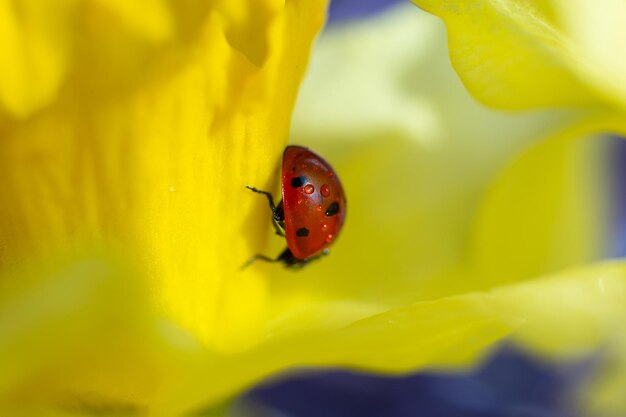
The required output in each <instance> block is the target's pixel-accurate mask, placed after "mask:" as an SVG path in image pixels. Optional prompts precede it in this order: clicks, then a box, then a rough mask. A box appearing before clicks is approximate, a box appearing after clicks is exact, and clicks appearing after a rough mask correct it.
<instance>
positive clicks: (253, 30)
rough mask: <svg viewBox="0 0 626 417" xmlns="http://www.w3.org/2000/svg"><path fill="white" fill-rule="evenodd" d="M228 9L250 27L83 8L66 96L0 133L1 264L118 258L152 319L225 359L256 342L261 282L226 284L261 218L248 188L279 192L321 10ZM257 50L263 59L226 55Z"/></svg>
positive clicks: (241, 277) (189, 12)
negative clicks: (135, 278) (245, 13)
mask: <svg viewBox="0 0 626 417" xmlns="http://www.w3.org/2000/svg"><path fill="white" fill-rule="evenodd" d="M252 3H254V4H255V5H254V7H252V6H251V4H252ZM124 4H125V3H124ZM228 4H229V5H233V7H236V8H241V9H254V10H256V11H260V12H262V13H260V14H259V15H258V16H256V17H255V19H256V20H255V21H254V25H250V24H249V23H250V22H249V21H244V22H243V23H242V22H239V21H237V20H236V19H235V18H234V17H233V16H231V15H227V11H225V8H224V7H222V6H220V5H213V6H214V7H207V6H203V5H200V4H198V5H197V6H193V5H192V4H191V3H186V2H180V3H177V4H176V5H172V4H169V3H167V4H166V3H163V2H158V1H156V0H155V1H154V2H151V3H150V4H149V5H150V7H147V9H148V10H147V11H146V12H145V13H142V12H141V10H140V9H137V8H136V7H135V6H127V5H122V4H121V3H118V2H109V1H106V2H105V1H98V2H93V3H89V5H86V6H85V8H84V9H82V12H83V13H84V14H81V15H79V17H78V18H77V19H78V20H77V22H76V28H75V29H76V31H77V32H76V33H74V34H73V35H74V38H73V40H74V41H75V42H77V45H76V49H75V51H74V61H72V71H71V74H69V75H68V79H67V80H66V81H65V87H64V88H63V90H62V91H61V92H60V95H59V97H57V99H56V100H55V101H54V102H52V103H49V105H48V106H47V107H46V108H45V110H42V111H40V112H39V113H38V114H37V115H36V116H33V117H31V118H30V119H27V120H24V121H11V122H8V123H7V124H6V126H3V152H2V155H1V156H0V165H1V167H0V173H1V175H2V178H3V181H2V183H1V184H0V201H2V205H1V207H0V247H1V248H2V261H1V262H2V265H3V266H5V265H6V266H9V265H23V264H25V263H27V262H32V260H33V259H35V260H36V259H38V258H39V257H42V258H46V257H54V256H55V254H58V253H62V254H64V256H71V253H74V252H76V253H78V252H80V250H81V248H83V247H85V246H87V247H91V246H94V245H95V246H101V245H104V246H112V247H115V248H117V249H118V250H119V251H120V252H123V253H126V254H127V256H129V257H130V258H132V259H133V260H134V261H135V262H136V267H137V269H138V270H141V271H145V274H142V276H143V277H144V278H145V279H146V283H147V287H148V288H149V290H150V293H151V296H152V298H153V300H154V302H155V303H156V304H157V305H158V306H159V308H160V312H161V313H162V314H164V315H165V316H166V317H168V318H170V319H173V320H174V321H175V322H176V323H177V324H179V325H181V326H183V327H184V328H186V329H187V330H189V331H190V332H191V333H192V334H194V335H195V336H196V337H198V338H199V339H200V340H202V341H203V342H204V343H205V345H207V346H212V347H214V348H216V349H220V350H224V351H230V350H239V349H243V348H245V347H247V346H249V345H251V344H254V343H256V342H257V341H258V340H259V339H260V338H261V337H262V332H263V326H262V323H263V320H264V309H265V307H266V297H267V288H266V282H265V281H264V280H263V279H262V277H261V276H260V274H259V273H258V271H256V272H255V271H249V272H248V273H247V274H238V272H239V268H240V266H241V264H242V263H243V262H244V261H245V259H247V258H248V257H249V256H250V255H251V254H252V253H253V250H254V249H253V248H256V247H258V246H259V245H260V244H261V242H262V241H263V239H264V237H265V226H266V225H267V219H268V211H267V206H266V202H265V201H263V200H262V199H261V198H259V196H257V195H253V194H252V193H250V192H249V191H247V190H246V189H245V185H246V184H254V185H256V186H259V187H262V188H266V189H272V188H273V186H275V185H276V182H275V181H276V180H277V175H276V174H277V173H276V167H277V164H278V160H279V158H280V155H281V151H282V149H283V147H284V144H285V141H286V137H287V129H288V125H289V116H290V112H291V109H292V106H293V102H294V100H295V94H296V89H297V87H298V84H299V82H300V78H301V76H302V71H303V70H304V67H305V64H306V61H307V58H308V48H309V45H310V43H311V41H312V39H313V37H314V36H315V34H316V32H317V31H318V30H319V27H320V26H321V24H322V20H323V13H324V2H322V1H315V2H288V3H287V4H284V5H281V6H280V7H278V6H279V5H278V4H276V3H275V2H272V3H271V4H270V2H267V3H259V2H256V1H242V2H240V3H237V4H236V5H235V3H234V2H229V3H228ZM218 6H219V7H218ZM39 12H40V13H44V11H42V10H40V11H39ZM246 22H247V23H246ZM29 33H30V32H29ZM83 36H84V39H85V43H83V41H82V40H83ZM233 39H237V41H235V40H233ZM258 39H265V41H264V42H265V45H266V51H265V52H264V54H265V55H264V56H263V57H262V58H263V59H261V60H257V59H256V58H259V56H257V55H256V52H250V51H246V50H245V48H242V47H241V45H240V44H239V43H241V42H243V41H250V42H251V43H255V42H258ZM251 61H254V62H251ZM20 88H21V87H20ZM20 92H22V90H20ZM253 208H254V210H252V209H253ZM250 213H254V214H250ZM26 254H28V258H29V259H30V260H31V261H27V260H26Z"/></svg>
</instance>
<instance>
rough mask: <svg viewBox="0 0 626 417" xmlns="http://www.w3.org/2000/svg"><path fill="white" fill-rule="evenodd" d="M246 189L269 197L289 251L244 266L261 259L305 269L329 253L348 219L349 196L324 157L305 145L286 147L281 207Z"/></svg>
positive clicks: (279, 229)
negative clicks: (347, 198) (347, 199)
mask: <svg viewBox="0 0 626 417" xmlns="http://www.w3.org/2000/svg"><path fill="white" fill-rule="evenodd" d="M246 188H248V189H249V190H251V191H253V192H255V193H259V194H264V195H265V196H266V197H267V200H268V202H269V206H270V209H271V211H272V224H273V225H274V229H275V230H276V234H277V235H280V236H283V237H285V239H286V240H287V248H286V249H285V250H284V251H283V252H282V253H281V254H280V255H278V257H277V258H275V259H272V258H269V257H267V256H264V255H255V256H253V257H252V258H250V260H248V262H247V263H246V264H245V265H244V267H245V266H248V265H250V264H251V263H253V262H254V261H256V260H257V259H259V260H263V261H266V262H282V263H284V264H285V266H286V267H288V268H301V267H303V266H305V265H306V264H308V263H309V262H311V261H312V260H314V259H318V258H319V257H320V256H323V255H327V254H328V252H329V251H328V247H329V246H330V245H331V244H332V243H333V242H334V241H335V240H336V239H337V236H338V235H339V232H340V231H341V226H343V222H344V220H345V217H346V196H345V194H344V192H343V187H342V186H341V181H339V177H338V176H337V174H336V173H335V170H333V168H332V167H331V166H330V164H329V163H328V162H326V161H325V160H324V158H322V157H321V156H319V155H318V154H316V153H315V152H313V151H311V150H309V149H307V148H305V147H302V146H295V145H294V146H287V147H286V148H285V151H284V152H283V166H282V182H281V192H282V197H283V198H282V200H281V201H280V202H279V203H278V205H274V199H273V198H272V194H271V193H269V192H267V191H262V190H259V189H257V188H255V187H251V186H249V185H247V186H246Z"/></svg>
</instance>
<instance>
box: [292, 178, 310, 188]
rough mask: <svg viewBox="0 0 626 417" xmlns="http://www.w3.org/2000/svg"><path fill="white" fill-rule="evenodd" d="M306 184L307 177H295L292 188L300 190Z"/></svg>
mask: <svg viewBox="0 0 626 417" xmlns="http://www.w3.org/2000/svg"><path fill="white" fill-rule="evenodd" d="M305 183H306V177H303V176H300V177H293V178H292V179H291V186H292V187H293V188H300V187H302V186H303V185H304V184H305Z"/></svg>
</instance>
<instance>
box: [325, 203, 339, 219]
mask: <svg viewBox="0 0 626 417" xmlns="http://www.w3.org/2000/svg"><path fill="white" fill-rule="evenodd" d="M338 212H339V203H337V202H336V201H335V202H334V203H332V204H331V205H330V206H328V208H327V209H326V215H327V216H328V217H330V216H334V215H335V214H337V213H338Z"/></svg>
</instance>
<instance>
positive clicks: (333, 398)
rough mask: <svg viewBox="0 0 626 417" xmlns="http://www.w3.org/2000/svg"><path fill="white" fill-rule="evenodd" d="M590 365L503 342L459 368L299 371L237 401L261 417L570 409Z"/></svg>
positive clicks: (479, 416)
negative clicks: (479, 362)
mask: <svg viewBox="0 0 626 417" xmlns="http://www.w3.org/2000/svg"><path fill="white" fill-rule="evenodd" d="M591 368H592V366H591V361H586V362H583V363H578V364H568V365H567V366H565V365H561V366H558V365H555V364H550V363H545V362H540V361H538V360H537V359H533V358H531V357H529V356H527V355H524V354H522V353H520V352H519V351H516V350H514V349H511V348H504V349H501V350H499V351H498V352H496V353H495V354H494V355H493V356H492V358H491V359H489V360H488V361H487V362H486V363H485V364H484V365H483V366H482V367H480V368H479V369H476V370H474V371H471V372H468V373H466V374H462V373H459V374H445V373H418V374H414V375H410V376H406V377H383V376H377V375H368V374H357V373H351V372H345V371H330V372H318V373H302V374H296V375H292V376H290V377H288V378H287V379H284V380H281V381H275V382H272V383H267V384H266V385H261V386H258V387H257V388H255V389H253V390H252V391H250V392H249V393H248V394H247V395H246V396H244V398H243V399H242V401H243V402H244V403H247V404H251V405H252V407H251V408H252V409H254V410H262V412H259V413H258V415H262V416H265V417H272V416H275V417H320V416H325V417H378V416H381V417H382V416H384V417H411V416H428V417H578V414H576V411H575V410H573V409H572V400H573V399H575V393H576V389H577V387H578V385H579V384H580V382H581V381H583V380H585V379H586V378H587V376H588V374H589V372H590V369H591ZM254 415H257V414H254Z"/></svg>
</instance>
